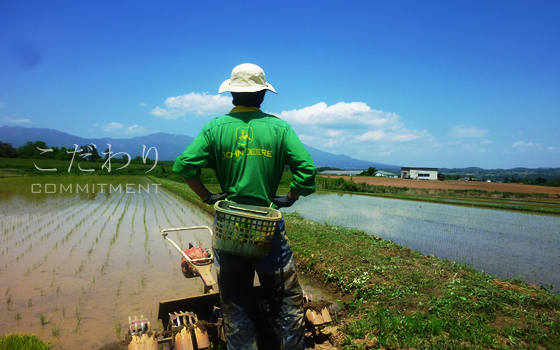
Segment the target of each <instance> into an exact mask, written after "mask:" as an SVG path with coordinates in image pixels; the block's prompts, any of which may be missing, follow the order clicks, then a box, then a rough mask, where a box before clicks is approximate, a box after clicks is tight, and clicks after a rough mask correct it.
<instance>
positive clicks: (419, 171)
mask: <svg viewBox="0 0 560 350" xmlns="http://www.w3.org/2000/svg"><path fill="white" fill-rule="evenodd" d="M401 179H414V180H437V179H438V169H437V168H405V167H401Z"/></svg>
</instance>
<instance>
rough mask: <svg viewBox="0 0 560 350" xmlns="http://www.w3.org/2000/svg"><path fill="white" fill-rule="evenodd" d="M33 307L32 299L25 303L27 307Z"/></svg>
mask: <svg viewBox="0 0 560 350" xmlns="http://www.w3.org/2000/svg"><path fill="white" fill-rule="evenodd" d="M32 306H33V299H29V300H28V301H27V307H32Z"/></svg>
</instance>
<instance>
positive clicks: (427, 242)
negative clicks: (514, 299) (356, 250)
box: [282, 194, 560, 293]
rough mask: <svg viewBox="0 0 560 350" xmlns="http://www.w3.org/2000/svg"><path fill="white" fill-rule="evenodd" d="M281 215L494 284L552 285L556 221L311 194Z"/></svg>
mask: <svg viewBox="0 0 560 350" xmlns="http://www.w3.org/2000/svg"><path fill="white" fill-rule="evenodd" d="M282 211H285V212H294V211H297V212H298V213H300V214H301V215H302V216H303V217H305V218H306V219H309V220H313V221H316V222H319V223H329V224H331V225H337V226H341V227H345V228H353V229H359V230H362V231H364V232H367V233H370V234H375V235H377V236H380V237H382V238H384V239H387V240H392V241H394V242H395V243H398V244H402V245H404V246H407V247H409V248H411V249H414V250H418V251H420V252H421V253H423V254H425V255H428V254H435V255H437V256H438V257H440V258H444V259H449V260H451V261H457V262H460V263H462V264H466V265H469V266H472V267H473V268H476V269H478V270H484V271H486V272H488V273H490V274H492V275H494V276H496V277H499V278H512V277H518V278H521V279H522V280H524V281H527V282H529V283H535V284H537V285H544V286H549V285H550V284H553V285H555V288H554V289H553V292H554V293H560V270H558V269H557V267H558V266H560V254H558V252H559V250H560V218H559V217H554V216H545V215H533V214H524V213H516V212H508V211H501V210H490V209H479V208H468V207H460V206H452V205H445V204H435V203H426V202H415V201H405V200H396V199H387V198H379V197H367V196H357V195H347V194H314V195H312V196H309V197H306V198H304V199H302V200H300V201H298V203H297V204H296V205H295V206H294V207H292V208H286V209H282Z"/></svg>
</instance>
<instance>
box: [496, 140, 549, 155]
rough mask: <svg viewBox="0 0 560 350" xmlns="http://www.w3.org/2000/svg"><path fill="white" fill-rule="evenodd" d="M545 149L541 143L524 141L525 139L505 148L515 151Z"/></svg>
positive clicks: (524, 151) (508, 150) (525, 151)
mask: <svg viewBox="0 0 560 350" xmlns="http://www.w3.org/2000/svg"><path fill="white" fill-rule="evenodd" d="M544 149H545V147H544V145H543V144H542V143H538V142H535V143H534V142H525V141H517V142H515V143H514V144H513V145H511V148H506V150H505V151H506V152H516V153H528V152H540V151H543V150H544Z"/></svg>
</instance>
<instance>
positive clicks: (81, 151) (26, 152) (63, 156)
mask: <svg viewBox="0 0 560 350" xmlns="http://www.w3.org/2000/svg"><path fill="white" fill-rule="evenodd" d="M109 156H110V150H109V148H108V147H107V148H106V149H105V151H103V152H101V154H99V151H98V150H97V147H96V146H95V145H94V144H86V145H81V146H80V145H78V146H77V147H74V148H66V147H60V148H59V147H56V146H55V147H48V146H47V144H46V143H45V142H44V141H35V142H33V141H28V142H26V143H25V144H24V145H23V146H20V147H18V148H14V147H13V146H12V144H11V143H7V142H2V141H0V158H23V159H52V160H72V157H74V159H76V157H79V158H80V159H81V161H86V162H98V163H102V162H105V161H106V160H107V159H108V158H109ZM111 161H112V162H116V163H126V162H128V157H127V155H126V154H123V155H122V156H121V157H116V156H113V157H111ZM154 162H155V161H154V160H151V159H150V158H146V161H144V159H143V158H142V157H141V156H138V157H135V158H132V159H131V160H130V163H131V164H154Z"/></svg>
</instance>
